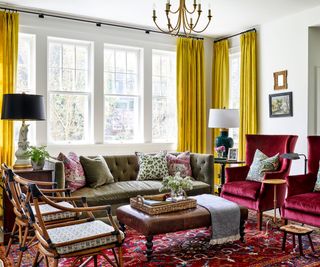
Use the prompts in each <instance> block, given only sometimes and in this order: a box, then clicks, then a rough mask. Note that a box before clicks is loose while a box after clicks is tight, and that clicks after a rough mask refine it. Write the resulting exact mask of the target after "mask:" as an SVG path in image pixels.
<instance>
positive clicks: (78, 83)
mask: <svg viewBox="0 0 320 267" xmlns="http://www.w3.org/2000/svg"><path fill="white" fill-rule="evenodd" d="M91 59H92V44H91V43H90V42H84V41H76V40H69V39H58V38H52V37H49V38H48V139H49V142H53V143H84V142H86V143H88V142H90V137H91V132H90V130H89V129H90V128H91V127H89V126H90V121H91V120H90V113H91V112H90V111H91V92H92V85H91V80H92V77H91V76H92V63H91Z"/></svg>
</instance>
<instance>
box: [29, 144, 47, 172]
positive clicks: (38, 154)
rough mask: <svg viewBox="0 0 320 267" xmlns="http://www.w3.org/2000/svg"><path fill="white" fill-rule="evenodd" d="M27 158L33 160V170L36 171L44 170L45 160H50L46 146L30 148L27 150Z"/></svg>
mask: <svg viewBox="0 0 320 267" xmlns="http://www.w3.org/2000/svg"><path fill="white" fill-rule="evenodd" d="M27 156H28V157H30V159H31V164H32V168H33V169H34V170H42V169H43V166H44V162H45V159H47V158H49V156H50V155H49V153H48V151H47V150H46V146H39V147H36V146H30V147H29V148H28V150H27Z"/></svg>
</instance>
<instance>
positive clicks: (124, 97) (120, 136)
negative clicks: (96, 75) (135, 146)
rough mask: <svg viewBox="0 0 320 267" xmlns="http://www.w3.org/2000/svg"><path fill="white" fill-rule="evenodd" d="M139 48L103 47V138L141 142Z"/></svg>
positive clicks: (106, 139) (110, 140)
mask: <svg viewBox="0 0 320 267" xmlns="http://www.w3.org/2000/svg"><path fill="white" fill-rule="evenodd" d="M140 57H141V49H139V48H133V47H123V46H111V45H105V47H104V141H105V142H113V141H115V142H136V141H141V139H142V138H141V136H142V133H141V119H140V106H141V104H140V103H141V88H140V87H141V86H140V80H141V79H140Z"/></svg>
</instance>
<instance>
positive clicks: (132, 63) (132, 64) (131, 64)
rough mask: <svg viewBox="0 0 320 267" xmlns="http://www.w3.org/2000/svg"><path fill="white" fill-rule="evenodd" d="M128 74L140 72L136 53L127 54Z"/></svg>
mask: <svg viewBox="0 0 320 267" xmlns="http://www.w3.org/2000/svg"><path fill="white" fill-rule="evenodd" d="M127 72H128V73H137V72H138V54H137V53H136V52H128V53H127Z"/></svg>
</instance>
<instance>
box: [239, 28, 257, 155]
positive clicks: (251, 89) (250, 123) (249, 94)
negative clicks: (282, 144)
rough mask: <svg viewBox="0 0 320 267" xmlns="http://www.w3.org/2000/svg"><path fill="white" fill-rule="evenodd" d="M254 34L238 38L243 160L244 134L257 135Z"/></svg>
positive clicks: (241, 149)
mask: <svg viewBox="0 0 320 267" xmlns="http://www.w3.org/2000/svg"><path fill="white" fill-rule="evenodd" d="M256 38H257V34H256V32H253V31H252V32H247V33H244V34H242V35H241V36H240V49H241V55H240V57H241V66H240V129H239V157H240V158H241V159H245V153H246V151H245V148H246V139H245V136H246V134H255V133H257V51H256Z"/></svg>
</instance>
